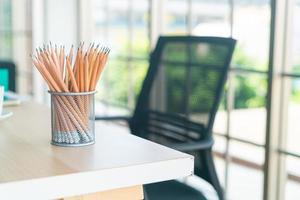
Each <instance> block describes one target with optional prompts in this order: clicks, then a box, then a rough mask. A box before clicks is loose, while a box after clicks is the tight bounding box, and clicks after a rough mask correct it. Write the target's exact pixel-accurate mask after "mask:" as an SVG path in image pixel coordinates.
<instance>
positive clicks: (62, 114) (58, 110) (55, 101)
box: [49, 91, 96, 147]
mask: <svg viewBox="0 0 300 200" xmlns="http://www.w3.org/2000/svg"><path fill="white" fill-rule="evenodd" d="M49 93H50V94H51V125H52V127H51V128H52V141H51V143H52V144H53V145H57V146H70V147H74V146H85V145H90V144H94V143H95V100H94V96H95V93H96V92H95V91H92V92H79V93H64V92H51V91H49Z"/></svg>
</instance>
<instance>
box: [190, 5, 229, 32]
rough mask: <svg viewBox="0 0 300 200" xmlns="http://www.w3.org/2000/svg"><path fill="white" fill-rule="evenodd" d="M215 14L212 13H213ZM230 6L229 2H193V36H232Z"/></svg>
mask: <svg viewBox="0 0 300 200" xmlns="http://www.w3.org/2000/svg"><path fill="white" fill-rule="evenodd" d="M212 10H213V11H214V12H211V11H212ZM229 18H230V6H229V1H228V0H218V1H213V0H210V1H207V0H192V19H191V23H192V34H193V35H202V36H204V35H205V36H223V37H228V36H230V22H229V21H230V19H229Z"/></svg>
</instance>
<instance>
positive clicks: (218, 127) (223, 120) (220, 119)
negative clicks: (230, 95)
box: [213, 95, 228, 135]
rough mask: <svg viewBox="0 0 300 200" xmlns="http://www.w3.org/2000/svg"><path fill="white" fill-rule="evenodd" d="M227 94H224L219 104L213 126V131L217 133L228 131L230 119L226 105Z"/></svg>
mask: <svg viewBox="0 0 300 200" xmlns="http://www.w3.org/2000/svg"><path fill="white" fill-rule="evenodd" d="M225 99H226V98H225V95H223V98H222V101H221V104H220V106H219V110H218V112H217V114H216V117H215V123H214V127H213V132H214V133H217V134H222V135H224V134H225V133H226V132H227V120H228V116H227V110H226V109H225V108H226V106H225V104H226V101H225Z"/></svg>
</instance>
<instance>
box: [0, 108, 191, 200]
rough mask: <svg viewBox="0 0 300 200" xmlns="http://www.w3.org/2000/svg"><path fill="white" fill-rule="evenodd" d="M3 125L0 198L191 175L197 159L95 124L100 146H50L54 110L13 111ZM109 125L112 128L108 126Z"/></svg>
mask: <svg viewBox="0 0 300 200" xmlns="http://www.w3.org/2000/svg"><path fill="white" fill-rule="evenodd" d="M10 110H11V111H13V112H14V115H13V116H12V117H11V118H9V119H7V120H4V121H0V199H53V198H61V197H65V196H74V195H80V194H85V193H92V192H98V191H104V190H109V189H116V188H122V187H128V186H134V185H141V184H147V183H153V182H160V181H165V180H170V179H176V178H180V177H185V176H188V175H191V174H192V172H193V157H192V156H190V155H187V154H184V153H181V152H178V151H175V150H172V149H170V148H167V147H164V146H161V145H158V144H155V143H153V142H150V141H147V140H144V139H141V138H138V137H136V136H133V135H130V134H127V133H123V132H122V131H121V130H123V129H118V128H116V129H111V125H109V126H108V125H107V123H103V122H97V123H96V143H95V145H92V146H86V147H73V148H70V147H56V146H52V145H51V144H50V134H51V130H50V110H49V108H48V107H46V106H43V105H38V104H33V103H27V104H25V105H22V106H18V107H14V108H10ZM108 124H110V123H108Z"/></svg>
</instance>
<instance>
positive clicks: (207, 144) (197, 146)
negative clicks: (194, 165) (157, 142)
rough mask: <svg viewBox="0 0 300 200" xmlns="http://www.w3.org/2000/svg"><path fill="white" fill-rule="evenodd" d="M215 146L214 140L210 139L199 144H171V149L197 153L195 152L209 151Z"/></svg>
mask: <svg viewBox="0 0 300 200" xmlns="http://www.w3.org/2000/svg"><path fill="white" fill-rule="evenodd" d="M213 144H214V140H213V139H212V138H209V139H205V140H202V141H199V142H186V143H181V144H171V145H170V146H169V147H171V148H173V149H176V150H179V151H195V150H202V149H209V148H211V147H212V146H213Z"/></svg>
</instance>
